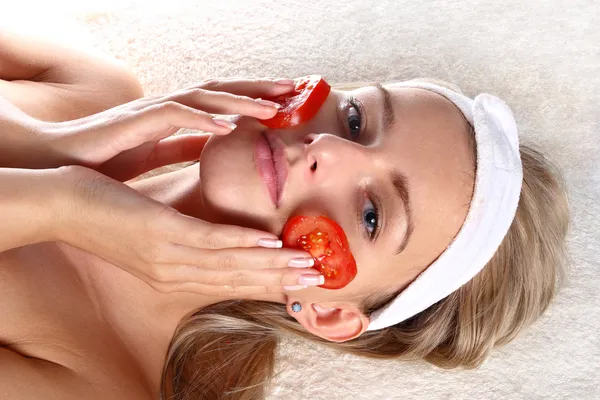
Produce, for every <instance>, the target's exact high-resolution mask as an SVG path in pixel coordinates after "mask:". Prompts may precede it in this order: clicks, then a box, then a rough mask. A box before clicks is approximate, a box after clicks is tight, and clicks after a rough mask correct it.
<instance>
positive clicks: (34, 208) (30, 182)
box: [0, 168, 64, 252]
mask: <svg viewBox="0 0 600 400" xmlns="http://www.w3.org/2000/svg"><path fill="white" fill-rule="evenodd" d="M55 176H56V170H27V169H13V168H0V221H2V223H0V252H3V251H5V250H9V249H12V248H16V247H21V246H25V245H28V244H32V243H38V242H45V241H49V240H52V239H53V237H52V226H53V221H54V219H55V216H54V215H53V214H54V211H55V210H57V208H56V206H55V204H56V202H57V199H58V198H59V195H60V192H61V191H62V190H64V188H63V187H61V186H58V185H56V184H57V179H56V178H55Z"/></svg>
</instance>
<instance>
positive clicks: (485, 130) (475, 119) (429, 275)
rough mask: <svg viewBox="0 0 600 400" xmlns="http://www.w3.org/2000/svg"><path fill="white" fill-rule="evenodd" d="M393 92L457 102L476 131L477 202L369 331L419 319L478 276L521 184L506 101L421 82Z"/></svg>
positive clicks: (516, 141) (513, 206)
mask: <svg viewBox="0 0 600 400" xmlns="http://www.w3.org/2000/svg"><path fill="white" fill-rule="evenodd" d="M390 86H393V87H410V88H421V89H426V90H430V91H432V92H435V93H438V94H440V95H442V96H444V97H446V98H447V99H448V100H450V101H451V102H453V103H454V104H455V105H456V107H458V108H459V109H460V111H462V113H463V114H464V116H465V118H466V119H467V120H468V121H469V123H470V124H471V125H472V126H473V128H474V130H475V142H476V146H477V166H476V172H475V188H474V191H473V198H472V199H471V204H470V206H469V211H468V213H467V217H466V219H465V222H464V223H463V225H462V227H461V229H460V231H459V232H458V234H457V235H456V237H455V238H454V240H453V241H452V243H450V245H449V246H448V248H446V250H445V251H444V252H443V253H442V254H441V255H440V256H439V257H438V258H437V260H436V261H434V262H433V263H432V264H431V265H430V266H429V267H428V268H427V269H426V270H425V271H423V272H422V273H421V274H420V275H419V276H418V277H417V278H416V279H415V280H414V281H413V282H412V283H411V284H410V285H409V286H408V287H407V288H406V289H404V290H403V291H402V292H401V293H400V294H399V295H398V296H397V297H396V298H395V299H394V300H392V301H391V302H389V303H388V304H387V305H385V306H384V307H382V308H381V309H379V310H376V311H374V312H373V313H372V314H371V321H370V323H369V327H368V328H367V330H368V331H372V330H376V329H382V328H386V327H388V326H391V325H395V324H397V323H399V322H402V321H404V320H406V319H408V318H410V317H412V316H414V315H416V314H418V313H420V312H421V311H423V310H425V309H427V308H428V307H430V306H431V305H433V304H435V303H437V302H438V301H440V300H442V299H443V298H445V297H446V296H448V295H449V294H450V293H452V292H454V291H455V290H457V289H458V288H460V287H461V286H462V285H464V284H465V283H467V282H468V281H469V280H471V278H473V277H474V276H475V275H477V273H478V272H479V271H481V270H482V269H483V267H484V266H485V265H486V264H487V263H488V261H490V259H491V258H492V256H493V255H494V253H495V252H496V250H497V249H498V247H499V246H500V243H502V240H503V239H504V237H505V236H506V233H507V232H508V228H509V227H510V225H511V223H512V221H513V219H514V217H515V213H516V211H517V204H518V203H519V195H520V193H521V184H522V181H523V167H522V165H521V157H520V153H519V137H518V132H517V125H516V123H515V120H514V117H513V114H512V112H511V111H510V108H508V106H507V105H506V104H505V103H504V102H503V101H502V100H500V99H499V98H497V97H495V96H492V95H490V94H487V93H483V94H480V95H478V96H477V97H475V99H470V98H468V97H466V96H464V95H462V94H459V93H456V92H454V91H452V90H450V89H447V88H445V87H441V86H438V85H434V84H430V83H425V82H418V81H407V82H400V83H393V84H391V85H390Z"/></svg>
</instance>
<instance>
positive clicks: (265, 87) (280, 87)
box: [190, 78, 295, 98]
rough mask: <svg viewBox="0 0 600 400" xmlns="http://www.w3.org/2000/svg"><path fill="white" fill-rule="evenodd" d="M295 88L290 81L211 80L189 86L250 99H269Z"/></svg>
mask: <svg viewBox="0 0 600 400" xmlns="http://www.w3.org/2000/svg"><path fill="white" fill-rule="evenodd" d="M294 87H295V83H294V81H293V80H292V79H270V78H259V79H240V78H229V79H212V80H209V81H206V82H202V83H200V84H198V85H194V86H191V87H190V89H193V88H199V89H205V90H212V91H215V92H227V93H231V94H236V95H239V96H247V97H252V98H259V97H262V98H271V97H277V96H280V95H282V94H286V93H289V92H290V91H292V90H293V89H294Z"/></svg>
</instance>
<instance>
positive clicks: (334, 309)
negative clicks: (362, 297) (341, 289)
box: [287, 296, 369, 342]
mask: <svg viewBox="0 0 600 400" xmlns="http://www.w3.org/2000/svg"><path fill="white" fill-rule="evenodd" d="M287 309H288V313H289V314H290V315H291V316H292V317H294V318H296V320H297V321H298V322H299V323H300V324H301V325H302V326H303V327H304V328H305V329H306V330H307V331H309V332H310V333H312V334H313V335H317V336H319V337H322V338H323V339H326V340H329V341H331V342H346V341H348V340H352V339H354V338H356V337H358V336H360V335H361V334H362V333H363V332H364V331H366V330H367V327H368V326H369V318H368V317H366V316H365V315H364V314H363V313H362V312H361V311H360V309H359V308H358V307H357V306H355V305H352V304H340V303H336V304H332V303H327V304H325V303H322V304H317V303H310V302H305V301H300V300H295V299H293V297H292V296H288V298H287Z"/></svg>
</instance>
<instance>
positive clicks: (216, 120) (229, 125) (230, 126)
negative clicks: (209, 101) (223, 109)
mask: <svg viewBox="0 0 600 400" xmlns="http://www.w3.org/2000/svg"><path fill="white" fill-rule="evenodd" d="M212 120H213V122H214V123H215V124H216V125H219V126H222V127H223V128H227V129H231V130H234V129H235V128H237V125H236V124H234V123H233V122H229V121H227V120H224V119H220V118H213V119H212Z"/></svg>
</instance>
